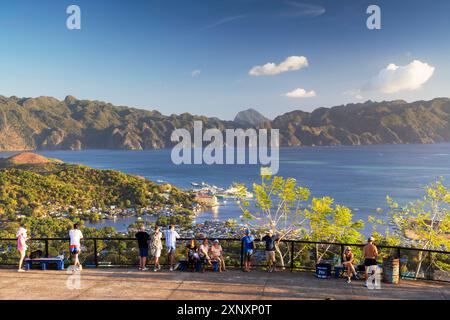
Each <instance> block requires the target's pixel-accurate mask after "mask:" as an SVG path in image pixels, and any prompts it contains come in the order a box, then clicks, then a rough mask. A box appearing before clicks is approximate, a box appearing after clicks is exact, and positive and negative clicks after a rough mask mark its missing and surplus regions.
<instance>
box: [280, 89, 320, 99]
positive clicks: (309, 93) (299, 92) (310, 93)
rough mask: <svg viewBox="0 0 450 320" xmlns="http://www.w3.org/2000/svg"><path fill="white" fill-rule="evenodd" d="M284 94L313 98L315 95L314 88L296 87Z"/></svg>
mask: <svg viewBox="0 0 450 320" xmlns="http://www.w3.org/2000/svg"><path fill="white" fill-rule="evenodd" d="M285 96H286V97H289V98H313V97H315V96H317V95H316V92H315V91H314V90H311V91H306V90H305V89H302V88H297V89H294V90H292V91H290V92H288V93H286V94H285Z"/></svg>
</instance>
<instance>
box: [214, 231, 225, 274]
mask: <svg viewBox="0 0 450 320" xmlns="http://www.w3.org/2000/svg"><path fill="white" fill-rule="evenodd" d="M211 259H212V260H213V261H217V262H218V264H219V272H222V270H223V271H227V270H226V269H225V258H222V246H221V245H220V243H219V240H217V239H216V240H214V242H213V245H212V247H211Z"/></svg>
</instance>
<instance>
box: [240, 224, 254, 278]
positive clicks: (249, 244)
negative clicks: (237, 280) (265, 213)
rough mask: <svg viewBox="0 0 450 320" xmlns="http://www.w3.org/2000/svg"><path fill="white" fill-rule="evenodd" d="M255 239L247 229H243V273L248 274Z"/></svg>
mask: <svg viewBox="0 0 450 320" xmlns="http://www.w3.org/2000/svg"><path fill="white" fill-rule="evenodd" d="M254 241H255V238H254V237H253V236H252V235H251V231H250V230H249V229H245V236H244V237H243V238H242V242H243V251H244V252H243V254H244V270H243V271H244V272H250V268H251V260H252V255H253V250H254V248H255V243H254Z"/></svg>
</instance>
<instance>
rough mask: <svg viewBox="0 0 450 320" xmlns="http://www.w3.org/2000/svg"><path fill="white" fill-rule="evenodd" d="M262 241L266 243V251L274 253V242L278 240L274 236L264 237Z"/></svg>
mask: <svg viewBox="0 0 450 320" xmlns="http://www.w3.org/2000/svg"><path fill="white" fill-rule="evenodd" d="M262 240H263V241H265V242H266V251H275V241H277V240H278V237H277V236H276V235H273V236H271V237H269V235H265V236H264V237H263V238H262Z"/></svg>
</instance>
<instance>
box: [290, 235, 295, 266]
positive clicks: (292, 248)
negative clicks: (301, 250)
mask: <svg viewBox="0 0 450 320" xmlns="http://www.w3.org/2000/svg"><path fill="white" fill-rule="evenodd" d="M294 245H295V244H294V241H291V272H292V271H294Z"/></svg>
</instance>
